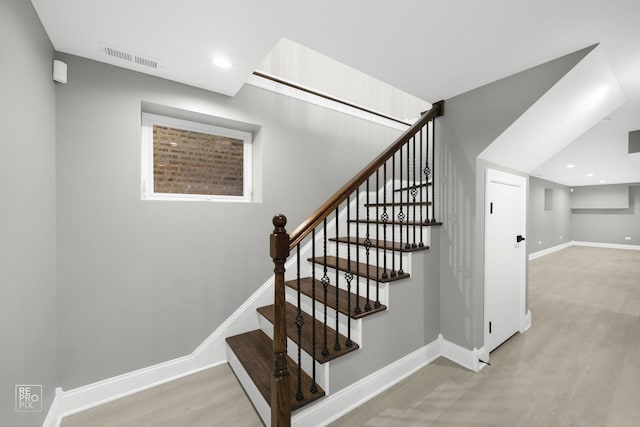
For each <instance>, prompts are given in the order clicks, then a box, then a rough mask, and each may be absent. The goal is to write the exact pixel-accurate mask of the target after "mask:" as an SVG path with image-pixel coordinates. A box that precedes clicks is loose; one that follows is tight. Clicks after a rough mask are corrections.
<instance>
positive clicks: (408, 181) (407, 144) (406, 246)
mask: <svg viewBox="0 0 640 427" xmlns="http://www.w3.org/2000/svg"><path fill="white" fill-rule="evenodd" d="M405 145H406V146H407V187H408V188H409V192H408V193H407V241H406V242H405V244H404V248H405V249H411V243H409V229H410V228H411V226H410V223H409V195H410V194H411V193H412V192H413V190H414V189H413V188H411V179H410V178H409V172H410V166H409V160H410V159H409V157H410V155H411V153H410V150H409V149H410V148H411V147H410V144H409V141H407V143H406V144H405ZM414 219H415V218H414Z"/></svg>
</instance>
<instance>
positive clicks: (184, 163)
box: [142, 113, 251, 201]
mask: <svg viewBox="0 0 640 427" xmlns="http://www.w3.org/2000/svg"><path fill="white" fill-rule="evenodd" d="M142 199H143V200H206V201H250V200H251V133H249V132H244V131H239V130H236V129H228V128H223V127H218V126H212V125H207V124H203V123H196V122H191V121H187V120H180V119H174V118H170V117H164V116H159V115H155V114H148V113H142Z"/></svg>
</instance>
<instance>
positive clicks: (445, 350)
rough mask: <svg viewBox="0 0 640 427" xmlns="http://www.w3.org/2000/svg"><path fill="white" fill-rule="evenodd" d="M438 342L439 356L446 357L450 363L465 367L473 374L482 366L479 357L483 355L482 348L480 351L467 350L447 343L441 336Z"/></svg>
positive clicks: (475, 349)
mask: <svg viewBox="0 0 640 427" xmlns="http://www.w3.org/2000/svg"><path fill="white" fill-rule="evenodd" d="M438 339H439V341H440V355H441V356H442V357H446V358H447V359H449V360H451V361H452V362H455V363H457V364H458V365H460V366H462V367H465V368H467V369H469V370H471V371H473V372H478V371H480V369H482V367H483V366H484V365H482V366H481V364H480V358H481V355H484V354H485V351H484V347H483V348H481V349H477V348H474V349H473V350H469V349H468V348H465V347H462V346H459V345H458V344H455V343H452V342H451V341H447V340H446V339H445V338H444V337H443V336H442V334H440V335H439V337H438ZM485 360H486V359H485Z"/></svg>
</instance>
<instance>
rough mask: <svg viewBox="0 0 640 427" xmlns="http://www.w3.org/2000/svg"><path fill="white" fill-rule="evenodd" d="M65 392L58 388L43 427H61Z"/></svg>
mask: <svg viewBox="0 0 640 427" xmlns="http://www.w3.org/2000/svg"><path fill="white" fill-rule="evenodd" d="M63 393H64V392H63V391H62V389H61V388H60V387H56V394H55V396H54V397H53V402H52V403H51V406H50V407H49V411H48V412H47V417H46V418H45V419H44V422H43V423H42V427H60V423H61V421H62V406H61V402H62V395H63Z"/></svg>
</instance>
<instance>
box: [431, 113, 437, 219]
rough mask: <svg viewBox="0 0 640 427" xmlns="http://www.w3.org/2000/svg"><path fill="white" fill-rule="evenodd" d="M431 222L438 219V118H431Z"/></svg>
mask: <svg viewBox="0 0 640 427" xmlns="http://www.w3.org/2000/svg"><path fill="white" fill-rule="evenodd" d="M431 123H432V124H431V129H432V135H431V146H432V149H431V182H432V184H431V192H432V194H431V196H432V197H431V199H432V203H431V213H432V216H431V223H432V224H435V223H436V222H437V221H436V119H433V120H431Z"/></svg>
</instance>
